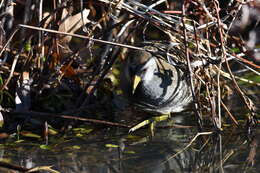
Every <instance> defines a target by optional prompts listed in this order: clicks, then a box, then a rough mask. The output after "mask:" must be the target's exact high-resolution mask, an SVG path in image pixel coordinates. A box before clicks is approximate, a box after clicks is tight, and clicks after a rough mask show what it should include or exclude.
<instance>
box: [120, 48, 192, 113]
mask: <svg viewBox="0 0 260 173" xmlns="http://www.w3.org/2000/svg"><path fill="white" fill-rule="evenodd" d="M157 52H158V51H157V48H156V47H153V46H150V45H149V46H144V50H129V51H128V54H127V57H126V59H125V61H124V63H123V66H122V67H123V68H122V71H121V88H122V90H123V92H124V95H125V96H126V97H127V98H128V99H129V100H130V102H131V103H132V104H134V105H136V106H137V107H139V108H140V109H142V110H145V111H149V112H152V113H159V114H170V113H171V112H181V111H183V110H185V109H186V107H187V106H188V105H189V104H190V103H191V102H192V94H191V89H190V85H189V82H188V77H187V74H185V73H184V72H183V70H182V69H181V68H178V67H176V66H174V65H172V64H170V63H168V61H167V60H166V58H165V57H163V55H162V54H157ZM165 56H166V54H165Z"/></svg>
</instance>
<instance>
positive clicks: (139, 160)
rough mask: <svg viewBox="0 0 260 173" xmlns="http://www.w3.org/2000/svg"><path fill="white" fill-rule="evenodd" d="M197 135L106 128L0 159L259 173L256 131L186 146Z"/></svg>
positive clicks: (75, 170) (93, 168)
mask: <svg viewBox="0 0 260 173" xmlns="http://www.w3.org/2000/svg"><path fill="white" fill-rule="evenodd" d="M175 122H176V121H175ZM164 125H165V124H163V126H164ZM167 125H171V121H169V122H167ZM160 126H161V128H160ZM164 127H165V126H164ZM209 131H210V130H209ZM196 134H197V130H196V127H185V128H184V127H182V128H179V127H178V128H176V127H175V128H169V127H167V128H162V125H158V128H157V130H156V133H155V136H154V137H153V138H151V137H149V132H148V131H147V129H142V130H138V131H137V132H135V133H133V134H131V135H130V134H127V132H126V131H125V132H122V129H110V130H109V129H106V130H99V131H94V132H91V133H89V134H87V135H83V136H81V137H75V136H74V137H73V136H69V135H68V136H67V137H63V139H59V140H58V141H59V142H57V141H55V139H52V138H51V139H50V142H49V146H50V148H49V149H44V148H43V147H42V148H41V147H40V146H39V143H40V142H39V141H36V142H21V143H19V144H14V145H9V146H6V145H3V146H1V148H0V157H1V158H2V159H4V160H7V161H11V162H12V163H15V164H17V165H21V166H24V167H27V168H31V167H36V166H47V165H48V166H50V165H53V167H52V168H53V169H55V170H57V171H60V172H63V173H110V172H126V173H128V172H129V173H137V172H145V173H168V172H171V173H175V172H180V173H188V172H203V173H204V172H205V173H206V172H207V173H208V172H227V173H229V172H234V173H235V172H250V173H253V172H259V171H260V164H259V161H260V154H259V145H258V144H259V142H260V129H254V130H253V133H252V134H253V135H250V136H248V135H247V133H246V131H243V130H239V129H237V128H227V130H225V131H224V132H223V133H222V134H211V135H203V136H200V137H198V138H197V139H196V140H195V141H194V142H193V143H192V145H190V147H186V146H187V145H188V144H189V143H190V142H191V140H192V138H193V137H194V136H195V135H196ZM52 141H53V142H52ZM185 147H186V148H185ZM182 150H183V151H182ZM181 151H182V152H181ZM178 152H179V154H177V155H175V154H176V153H178ZM250 157H251V158H250ZM0 171H1V170H0ZM1 172H5V171H4V170H2V171H1Z"/></svg>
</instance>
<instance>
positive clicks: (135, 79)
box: [132, 75, 141, 94]
mask: <svg viewBox="0 0 260 173" xmlns="http://www.w3.org/2000/svg"><path fill="white" fill-rule="evenodd" d="M140 81H141V77H140V76H137V75H135V76H134V77H133V89H132V94H134V93H135V89H136V87H137V85H138V84H139V83H140Z"/></svg>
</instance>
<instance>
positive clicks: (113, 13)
mask: <svg viewBox="0 0 260 173" xmlns="http://www.w3.org/2000/svg"><path fill="white" fill-rule="evenodd" d="M259 6H260V4H259V3H258V2H256V1H217V0H214V1H197V0H193V1H184V2H182V1H180V2H176V1H171V0H161V1H140V2H139V1H134V0H133V1H122V0H118V1H109V0H95V1H93V0H91V1H71V0H66V1H61V2H59V1H57V2H56V1H40V0H38V1H18V0H17V1H15V3H14V2H13V1H10V0H6V1H1V4H0V8H1V32H0V36H1V37H0V38H1V40H0V43H1V53H0V54H1V66H0V79H1V80H0V88H1V92H0V94H1V95H0V96H1V97H0V98H1V100H0V104H1V119H2V130H3V131H16V130H17V129H19V128H20V126H22V128H25V127H24V126H25V124H26V126H27V127H28V126H30V127H31V128H32V127H35V126H36V127H38V126H39V125H40V126H45V128H47V130H48V127H49V126H48V124H49V123H50V124H55V123H57V124H59V125H58V126H59V128H60V129H62V128H64V127H65V128H67V126H68V125H69V124H75V123H76V122H80V121H85V122H91V123H95V124H104V125H108V126H119V127H126V128H129V127H130V126H131V125H129V124H122V123H119V122H116V120H114V117H113V114H114V112H115V111H118V110H120V109H122V107H124V105H123V104H122V103H120V104H119V103H118V102H120V100H119V98H118V95H120V94H121V91H120V89H119V85H118V83H119V81H118V80H119V79H118V78H119V77H118V76H119V73H120V65H121V63H122V61H123V60H124V59H125V55H126V53H125V51H126V50H127V49H140V47H137V46H136V45H137V43H140V42H145V41H150V42H162V41H163V42H167V47H165V48H162V51H164V52H167V54H168V55H169V57H168V60H170V61H174V63H175V65H179V66H182V67H183V68H184V69H186V71H187V75H188V76H189V77H190V81H191V89H192V91H193V98H194V106H193V108H194V109H193V110H194V112H195V114H196V117H197V119H198V122H199V125H200V126H201V128H203V122H204V121H205V117H207V119H210V122H211V123H212V125H213V127H216V128H217V129H222V128H223V123H230V124H232V125H234V127H235V126H243V125H247V126H246V127H252V126H254V125H256V124H258V123H259V122H258V120H257V116H258V115H259V99H254V98H253V99H252V98H251V97H249V96H248V95H249V94H250V91H251V90H245V89H243V87H241V85H250V87H253V88H254V87H256V88H257V87H258V88H259V85H260V83H259V82H260V78H259V64H260V58H259V55H260V53H259V42H260V40H259V39H258V38H259V34H260V33H259V31H260V30H259V24H258V22H257V21H259V17H258V16H259V14H260V11H259V9H258V8H259ZM257 36H258V37H257ZM179 55H182V56H181V57H182V58H179V59H174V57H176V56H179ZM194 81H197V82H194ZM234 94H235V95H238V96H239V99H240V100H241V104H240V105H239V106H240V107H245V109H246V111H245V112H244V114H243V116H242V117H238V116H237V115H236V114H233V113H232V109H233V108H232V106H231V107H230V105H229V104H228V103H229V102H230V100H232V99H234V97H233V95H234ZM254 95H259V92H258V93H255V94H254ZM118 100H119V101H118ZM35 119H37V120H41V121H40V123H39V122H38V121H37V122H38V123H39V124H37V123H36V125H35V124H34V123H35V121H32V120H35ZM60 119H63V120H66V123H64V121H62V123H60V121H57V120H60ZM74 120H79V121H76V122H75V121H74ZM238 120H245V121H243V122H247V123H239V121H238ZM57 124H56V125H57ZM18 127H19V128H18Z"/></svg>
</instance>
